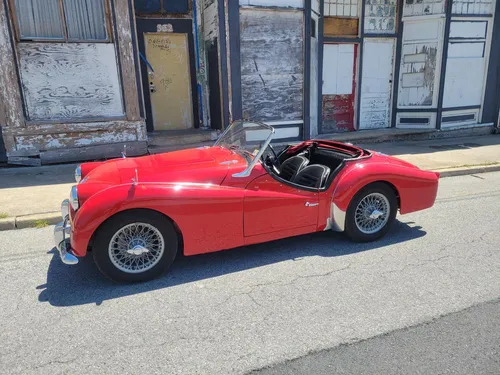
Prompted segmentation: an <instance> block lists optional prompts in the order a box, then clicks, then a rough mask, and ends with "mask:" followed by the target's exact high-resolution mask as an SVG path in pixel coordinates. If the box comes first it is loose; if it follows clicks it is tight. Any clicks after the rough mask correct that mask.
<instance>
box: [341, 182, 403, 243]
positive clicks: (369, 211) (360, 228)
mask: <svg viewBox="0 0 500 375" xmlns="http://www.w3.org/2000/svg"><path fill="white" fill-rule="evenodd" d="M397 210H398V200H397V197H396V194H395V193H394V190H393V189H392V188H391V187H390V186H389V185H387V184H385V183H379V182H377V183H373V184H371V185H368V186H366V187H364V188H363V189H361V190H360V191H359V192H358V193H357V194H356V195H355V196H354V198H353V199H352V201H351V203H350V204H349V207H348V209H347V213H346V214H347V216H346V228H345V232H346V234H347V236H348V237H349V238H351V239H352V240H353V241H355V242H369V241H375V240H377V239H379V238H381V237H383V236H384V235H385V234H386V233H387V232H388V231H389V229H390V227H391V225H392V223H393V222H394V219H395V218H396V214H397Z"/></svg>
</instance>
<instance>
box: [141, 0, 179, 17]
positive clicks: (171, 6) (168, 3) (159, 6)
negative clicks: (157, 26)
mask: <svg viewBox="0 0 500 375" xmlns="http://www.w3.org/2000/svg"><path fill="white" fill-rule="evenodd" d="M134 6H135V10H136V12H137V13H143V14H144V13H174V14H175V13H187V12H188V11H189V4H188V0H134Z"/></svg>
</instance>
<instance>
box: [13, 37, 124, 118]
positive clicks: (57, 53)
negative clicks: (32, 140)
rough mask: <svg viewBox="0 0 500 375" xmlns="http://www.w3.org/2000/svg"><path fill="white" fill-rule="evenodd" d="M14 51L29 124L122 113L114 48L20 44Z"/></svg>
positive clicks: (111, 46)
mask: <svg viewBox="0 0 500 375" xmlns="http://www.w3.org/2000/svg"><path fill="white" fill-rule="evenodd" d="M18 48H19V58H20V72H21V80H22V85H23V91H24V99H25V102H26V110H27V112H28V116H29V119H30V120H51V121H54V120H71V119H79V118H92V117H113V116H122V115H123V114H124V111H123V105H122V96H121V87H120V82H119V79H118V69H117V63H116V56H115V47H114V45H113V44H109V43H96V44H90V43H50V44H48V43H21V44H19V45H18Z"/></svg>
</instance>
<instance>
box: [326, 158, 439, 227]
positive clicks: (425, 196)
mask: <svg viewBox="0 0 500 375" xmlns="http://www.w3.org/2000/svg"><path fill="white" fill-rule="evenodd" d="M438 179H439V174H436V173H434V172H431V171H426V170H422V169H419V168H416V167H413V166H405V165H398V164H391V163H384V162H370V161H366V162H362V163H356V164H353V165H351V166H348V168H346V170H345V171H344V172H341V174H340V175H339V176H338V177H337V178H336V181H334V182H333V183H334V184H335V187H334V191H333V194H332V201H331V216H332V217H333V218H331V220H332V222H333V224H334V229H335V230H338V231H343V230H344V226H345V216H346V212H347V209H348V207H349V203H350V202H351V200H352V199H353V197H354V196H355V195H356V194H357V193H358V192H359V191H360V190H361V189H362V188H363V187H365V186H367V185H369V184H371V183H374V182H378V181H382V182H386V183H388V184H390V185H391V186H392V187H393V188H394V189H395V192H396V194H397V195H398V197H399V205H400V206H399V210H400V213H401V214H406V213H410V212H414V211H419V210H423V209H426V208H429V207H431V206H432V205H433V204H434V202H435V199H436V195H437V188H438Z"/></svg>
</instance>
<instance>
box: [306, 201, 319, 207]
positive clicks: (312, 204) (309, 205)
mask: <svg viewBox="0 0 500 375" xmlns="http://www.w3.org/2000/svg"><path fill="white" fill-rule="evenodd" d="M318 204H319V203H309V202H306V207H314V206H317V205H318Z"/></svg>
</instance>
